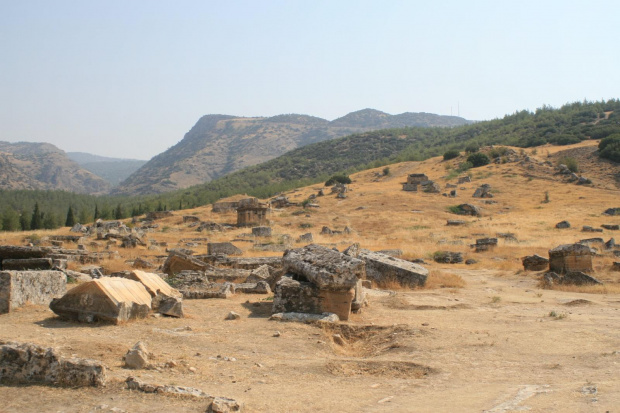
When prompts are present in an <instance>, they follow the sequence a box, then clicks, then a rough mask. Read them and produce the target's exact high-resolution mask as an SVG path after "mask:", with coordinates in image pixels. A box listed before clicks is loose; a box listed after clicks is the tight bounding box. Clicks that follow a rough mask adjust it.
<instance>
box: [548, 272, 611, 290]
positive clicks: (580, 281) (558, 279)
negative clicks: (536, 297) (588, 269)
mask: <svg viewBox="0 0 620 413" xmlns="http://www.w3.org/2000/svg"><path fill="white" fill-rule="evenodd" d="M543 284H544V285H545V286H546V287H551V286H553V285H554V284H559V285H601V284H603V283H602V282H600V281H599V280H597V279H596V278H594V277H592V276H590V275H588V274H586V273H584V272H581V271H569V272H567V273H565V274H562V275H559V274H556V273H555V272H548V273H546V274H545V275H544V276H543Z"/></svg>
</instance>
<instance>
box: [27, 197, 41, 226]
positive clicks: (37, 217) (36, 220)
mask: <svg viewBox="0 0 620 413" xmlns="http://www.w3.org/2000/svg"><path fill="white" fill-rule="evenodd" d="M41 228H43V213H42V212H41V211H40V210H39V203H38V202H37V203H35V204H34V211H32V219H31V220H30V229H33V230H34V229H41Z"/></svg>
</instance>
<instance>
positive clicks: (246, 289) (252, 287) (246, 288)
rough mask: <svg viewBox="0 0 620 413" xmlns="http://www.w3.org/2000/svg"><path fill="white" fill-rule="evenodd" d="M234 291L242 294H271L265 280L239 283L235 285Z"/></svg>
mask: <svg viewBox="0 0 620 413" xmlns="http://www.w3.org/2000/svg"><path fill="white" fill-rule="evenodd" d="M235 292H236V293H242V294H271V288H270V287H269V284H267V282H266V281H259V282H257V283H241V284H237V285H235Z"/></svg>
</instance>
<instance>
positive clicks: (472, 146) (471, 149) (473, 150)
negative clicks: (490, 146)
mask: <svg viewBox="0 0 620 413" xmlns="http://www.w3.org/2000/svg"><path fill="white" fill-rule="evenodd" d="M479 150H480V145H478V144H477V143H475V142H472V143H470V144H469V145H467V146H466V147H465V152H467V153H476V152H478V151H479Z"/></svg>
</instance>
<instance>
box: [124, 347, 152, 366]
mask: <svg viewBox="0 0 620 413" xmlns="http://www.w3.org/2000/svg"><path fill="white" fill-rule="evenodd" d="M148 354H149V352H148V350H147V349H146V346H145V345H144V343H143V342H141V341H138V342H137V343H136V344H135V345H134V346H133V347H132V348H131V350H129V351H128V352H127V354H125V367H127V368H130V369H138V370H139V369H144V368H146V367H148V365H149V356H148Z"/></svg>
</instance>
